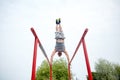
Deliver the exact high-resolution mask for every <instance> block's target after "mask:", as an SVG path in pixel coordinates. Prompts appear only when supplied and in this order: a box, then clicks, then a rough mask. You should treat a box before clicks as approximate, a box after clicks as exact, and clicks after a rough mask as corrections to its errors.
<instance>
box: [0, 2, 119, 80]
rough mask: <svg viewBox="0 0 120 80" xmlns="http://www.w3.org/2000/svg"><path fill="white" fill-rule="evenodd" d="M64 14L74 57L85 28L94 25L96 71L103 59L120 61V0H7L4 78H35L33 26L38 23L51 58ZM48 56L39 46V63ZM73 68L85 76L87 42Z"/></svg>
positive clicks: (0, 33) (0, 30)
mask: <svg viewBox="0 0 120 80" xmlns="http://www.w3.org/2000/svg"><path fill="white" fill-rule="evenodd" d="M58 17H61V19H62V26H63V30H64V33H65V37H66V39H65V45H66V49H67V51H68V52H69V55H70V57H71V56H72V55H73V52H74V50H75V48H76V46H77V44H78V42H79V40H80V37H81V35H82V33H83V32H84V29H85V28H88V29H89V31H88V33H87V35H86V38H85V40H86V44H87V50H88V55H89V59H90V63H91V69H92V71H94V64H95V62H96V61H97V60H98V59H99V58H104V59H107V60H109V61H111V62H114V63H119V64H120V61H119V60H120V54H119V52H120V47H119V46H120V31H119V30H120V1H119V0H52V1H51V0H1V1H0V37H1V40H0V80H30V78H31V68H32V56H33V45H34V37H33V35H32V33H31V31H30V28H31V27H34V28H35V30H36V32H37V34H38V36H39V38H40V40H41V42H42V44H43V46H44V48H45V50H46V52H47V54H48V56H49V57H50V54H51V52H52V50H53V49H54V46H55V39H54V32H55V19H56V18H58ZM55 57H56V58H58V57H57V56H55ZM63 57H65V56H63ZM44 59H45V58H44V56H43V55H42V53H41V51H40V50H39V49H38V57H37V66H38V65H40V63H41V61H42V60H44ZM71 68H72V71H73V73H74V74H75V76H77V77H78V78H79V79H80V80H82V79H83V80H85V77H86V74H87V71H86V66H85V60H84V55H83V50H82V46H81V47H80V49H79V51H78V53H77V55H76V56H75V59H74V60H73V62H72V65H71Z"/></svg>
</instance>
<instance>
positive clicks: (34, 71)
mask: <svg viewBox="0 0 120 80" xmlns="http://www.w3.org/2000/svg"><path fill="white" fill-rule="evenodd" d="M37 43H38V39H37V38H35V43H34V52H33V64H32V75H31V80H35V78H36V76H35V75H36V58H37Z"/></svg>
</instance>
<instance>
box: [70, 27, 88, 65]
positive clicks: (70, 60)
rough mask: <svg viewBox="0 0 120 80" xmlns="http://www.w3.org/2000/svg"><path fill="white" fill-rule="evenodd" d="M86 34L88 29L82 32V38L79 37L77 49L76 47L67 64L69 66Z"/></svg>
mask: <svg viewBox="0 0 120 80" xmlns="http://www.w3.org/2000/svg"><path fill="white" fill-rule="evenodd" d="M87 32H88V29H87V28H86V29H85V31H84V33H83V35H82V37H81V39H80V41H79V43H78V45H77V47H76V50H75V52H74V54H73V56H72V58H71V60H70V62H69V64H71V62H72V60H73V58H74V57H75V55H76V53H77V51H78V49H79V47H80V45H81V42H82V39H84V37H85V35H86V34H87Z"/></svg>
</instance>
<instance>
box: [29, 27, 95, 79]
mask: <svg viewBox="0 0 120 80" xmlns="http://www.w3.org/2000/svg"><path fill="white" fill-rule="evenodd" d="M31 31H32V33H33V35H34V37H35V42H34V52H33V64H32V74H31V80H36V58H37V44H39V47H40V49H41V50H42V52H43V54H44V56H45V57H46V59H47V61H48V63H49V66H50V80H52V60H53V56H54V55H53V54H52V57H51V61H49V59H48V57H47V54H46V52H45V50H44V48H43V46H42V44H41V43H40V40H39V38H38V36H37V34H36V32H35V30H34V29H33V28H31ZM87 32H88V29H85V31H84V33H83V35H82V37H81V39H80V41H79V43H78V45H77V47H76V49H75V52H74V54H73V56H72V58H71V60H70V61H68V78H69V80H71V73H70V65H71V62H72V61H73V59H74V57H75V55H76V53H77V51H78V49H79V47H80V45H81V43H82V44H83V50H84V56H85V61H86V67H87V71H88V77H89V80H93V77H92V73H91V69H90V63H89V59H88V53H87V48H86V44H85V40H84V38H85V35H86V34H87ZM66 57H67V59H69V56H68V55H66Z"/></svg>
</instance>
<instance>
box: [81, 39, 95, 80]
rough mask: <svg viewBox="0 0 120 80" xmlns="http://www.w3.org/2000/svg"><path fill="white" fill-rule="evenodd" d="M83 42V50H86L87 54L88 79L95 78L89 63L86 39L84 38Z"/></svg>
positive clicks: (85, 54) (85, 53)
mask: <svg viewBox="0 0 120 80" xmlns="http://www.w3.org/2000/svg"><path fill="white" fill-rule="evenodd" d="M82 43H83V50H84V56H85V61H86V67H87V71H88V79H89V80H93V77H92V73H91V69H90V63H89V59H88V53H87V48H86V44H85V40H84V39H83V40H82Z"/></svg>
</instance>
